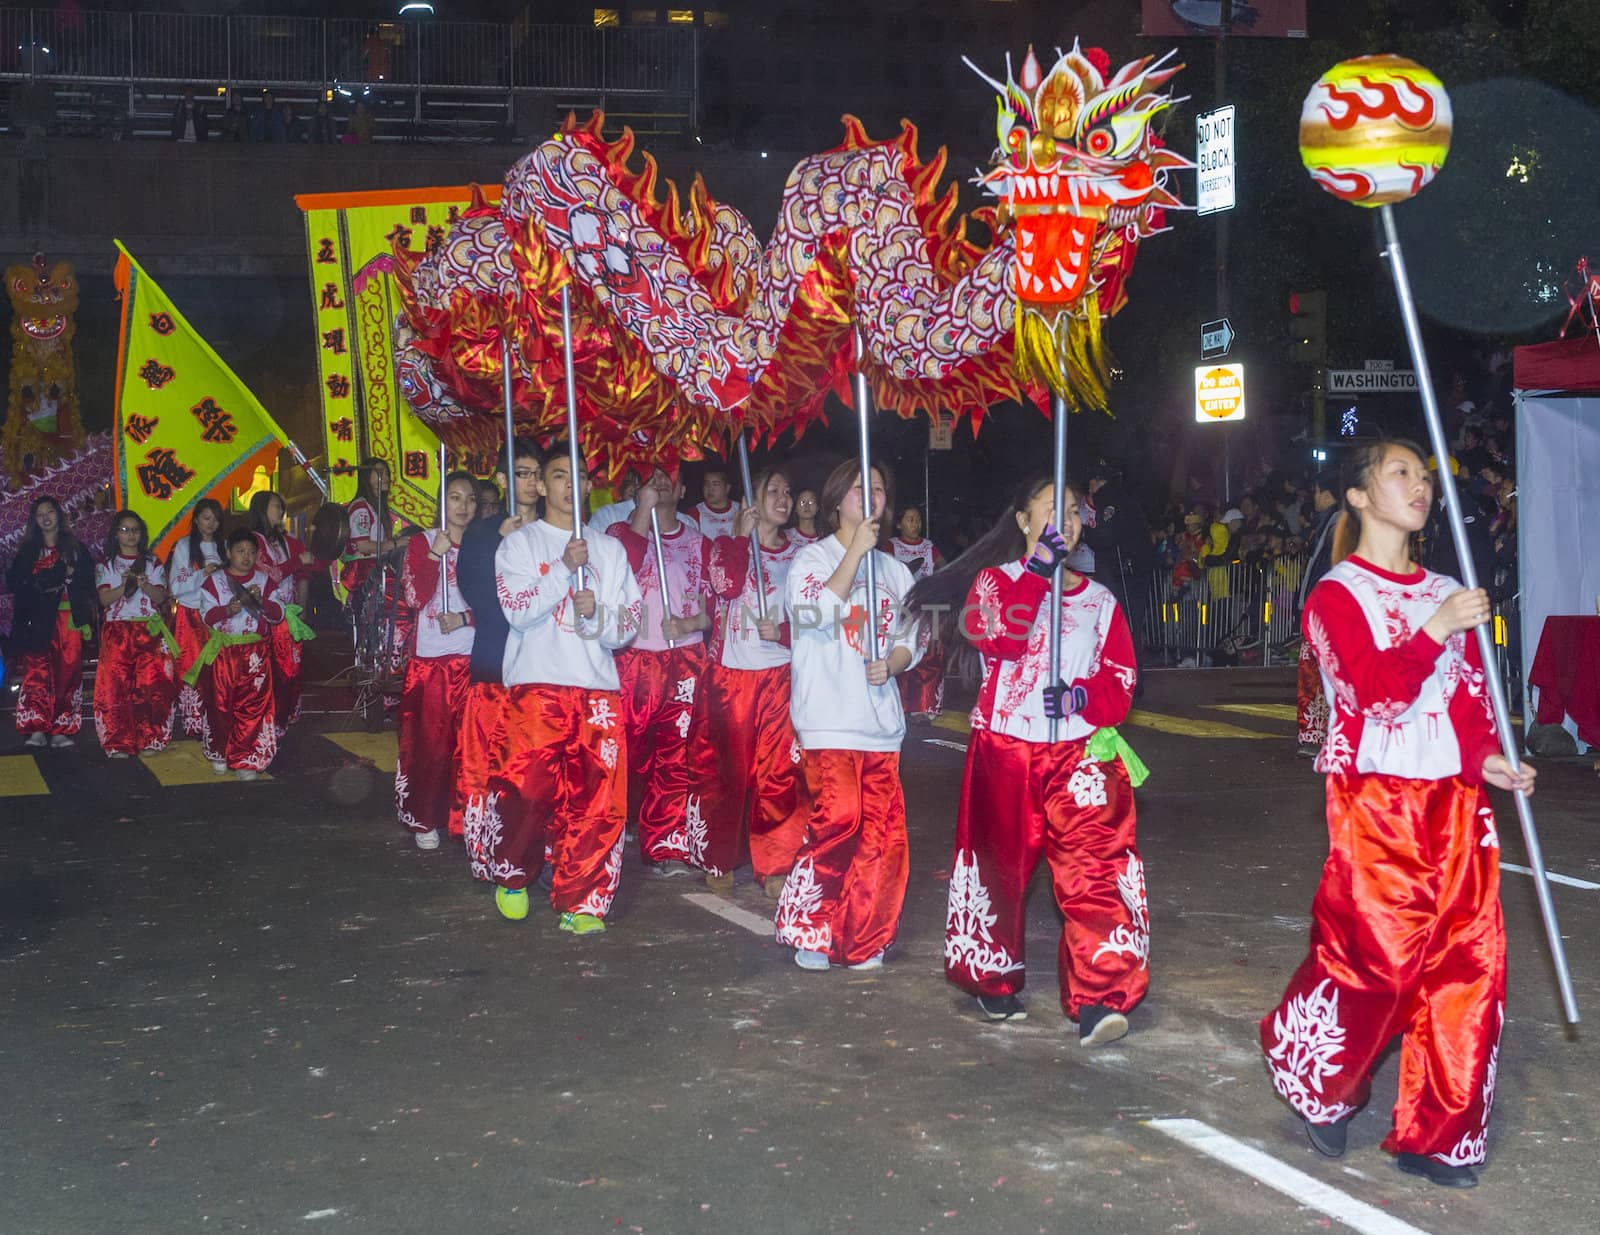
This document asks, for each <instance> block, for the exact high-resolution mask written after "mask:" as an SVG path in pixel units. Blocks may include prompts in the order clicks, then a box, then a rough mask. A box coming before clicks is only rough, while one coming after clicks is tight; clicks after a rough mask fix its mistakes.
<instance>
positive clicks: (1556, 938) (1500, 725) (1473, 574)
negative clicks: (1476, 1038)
mask: <svg viewBox="0 0 1600 1235" xmlns="http://www.w3.org/2000/svg"><path fill="white" fill-rule="evenodd" d="M1380 213H1381V214H1382V215H1383V235H1384V239H1385V240H1386V241H1387V243H1388V248H1386V249H1385V250H1384V256H1385V257H1387V258H1388V259H1389V273H1390V274H1391V275H1392V276H1393V278H1394V289H1395V294H1396V295H1397V296H1398V297H1399V299H1400V316H1401V318H1402V319H1403V320H1404V322H1405V328H1406V342H1407V343H1409V344H1410V346H1411V361H1412V364H1413V365H1414V366H1415V367H1416V371H1417V390H1418V392H1419V393H1420V394H1421V395H1422V410H1423V413H1424V415H1425V416H1426V418H1427V421H1428V442H1429V445H1430V446H1432V448H1433V457H1434V459H1435V461H1436V462H1437V463H1438V467H1439V478H1440V487H1441V488H1442V489H1443V490H1444V506H1445V513H1446V515H1447V516H1448V518H1449V523H1450V538H1451V540H1452V541H1453V542H1454V543H1455V548H1456V560H1457V561H1458V562H1459V563H1460V565H1461V582H1462V583H1464V584H1465V585H1466V586H1467V587H1468V588H1469V589H1470V588H1476V587H1477V586H1478V572H1477V568H1476V567H1475V566H1474V564H1473V561H1472V549H1471V547H1470V546H1469V545H1468V544H1467V528H1466V523H1465V521H1464V520H1463V519H1462V516H1461V501H1460V498H1459V497H1458V496H1457V494H1456V487H1455V482H1454V481H1453V480H1451V479H1449V475H1450V449H1449V446H1448V445H1447V444H1446V442H1445V437H1444V425H1443V423H1442V422H1441V420H1440V419H1439V405H1438V403H1437V401H1436V400H1435V399H1434V394H1433V378H1432V375H1431V374H1430V373H1429V371H1428V356H1427V353H1426V352H1425V351H1424V350H1423V347H1422V326H1421V323H1420V322H1419V321H1418V319H1417V306H1416V303H1415V301H1414V300H1413V299H1412V295H1411V278H1410V276H1409V275H1408V274H1407V273H1406V264H1405V258H1404V256H1403V255H1402V254H1401V252H1400V235H1399V232H1398V231H1397V230H1396V228H1395V222H1394V211H1393V209H1392V208H1391V207H1389V206H1383V207H1381V208H1380ZM1475 633H1476V635H1477V638H1478V654H1479V656H1480V657H1481V658H1482V660H1483V678H1484V684H1485V687H1486V689H1487V690H1488V691H1489V699H1490V702H1491V703H1492V704H1493V706H1494V723H1495V728H1496V730H1498V732H1499V735H1500V752H1501V754H1503V755H1504V756H1505V757H1506V762H1507V763H1509V764H1510V765H1511V770H1512V772H1513V773H1516V772H1518V771H1520V770H1521V767H1522V763H1521V760H1520V758H1519V756H1518V752H1517V740H1516V737H1515V736H1514V731H1513V729H1512V728H1511V709H1510V707H1509V706H1508V705H1507V703H1506V692H1505V684H1504V683H1503V682H1501V680H1500V675H1499V674H1498V673H1496V672H1495V670H1494V665H1495V651H1494V640H1493V638H1492V637H1491V636H1490V633H1489V624H1488V623H1487V622H1485V623H1483V624H1482V625H1480V626H1478V627H1477V628H1476V631H1475ZM1515 797H1516V803H1517V819H1518V821H1519V822H1520V823H1521V824H1522V840H1523V844H1524V846H1525V847H1526V848H1527V851H1528V865H1529V867H1530V868H1531V869H1532V871H1533V886H1534V891H1535V893H1536V894H1537V895H1538V898H1539V913H1540V916H1541V917H1542V918H1543V919H1544V932H1545V937H1546V938H1547V939H1548V940H1549V943H1550V957H1551V960H1553V961H1554V962H1555V970H1556V984H1557V985H1558V986H1559V987H1560V989H1561V1005H1562V1009H1563V1011H1564V1012H1565V1013H1566V1017H1567V1021H1568V1022H1569V1023H1571V1024H1574V1025H1576V1024H1577V1023H1578V1000H1577V996H1576V995H1575V994H1574V993H1573V989H1572V975H1571V974H1570V973H1569V972H1568V971H1567V954H1566V950H1565V949H1564V948H1563V947H1562V944H1561V928H1560V926H1559V925H1558V924H1557V922H1556V907H1555V902H1554V900H1553V899H1552V898H1551V895H1550V880H1549V878H1548V876H1546V874H1545V869H1544V851H1543V850H1542V849H1541V848H1540V845H1539V833H1538V831H1537V830H1536V829H1535V828H1534V825H1533V810H1532V808H1531V807H1530V806H1529V805H1528V795H1527V794H1526V793H1524V792H1523V791H1522V790H1520V789H1518V790H1517V791H1516V794H1515Z"/></svg>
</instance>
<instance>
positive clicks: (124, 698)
mask: <svg viewBox="0 0 1600 1235" xmlns="http://www.w3.org/2000/svg"><path fill="white" fill-rule="evenodd" d="M95 583H96V584H97V585H98V587H99V589H100V604H101V607H102V608H104V609H105V620H104V621H103V622H102V623H101V626H100V663H99V664H98V665H97V666H96V667H95V674H94V728H95V732H96V733H97V734H99V736H100V748H101V749H102V750H103V751H105V752H106V756H107V757H108V758H111V759H127V758H129V757H130V756H132V755H137V754H139V753H140V752H141V751H158V750H164V749H165V748H166V745H167V743H168V742H169V741H171V740H172V722H173V718H174V717H175V716H176V714H177V701H178V674H177V670H176V669H175V668H174V665H173V652H174V651H175V650H176V648H177V640H175V639H174V638H173V637H172V632H171V631H170V630H168V629H167V624H166V621H165V620H164V619H163V618H162V616H161V606H162V605H164V604H166V603H167V572H166V571H164V570H163V569H162V568H161V563H160V562H158V561H156V559H155V558H154V557H152V556H151V554H150V533H149V532H148V531H147V530H146V528H145V524H144V520H143V519H141V518H140V517H139V516H138V515H136V514H134V513H133V511H131V510H119V511H117V513H116V515H115V516H114V517H113V518H112V520H111V533H110V535H109V536H107V537H106V560H105V561H104V562H103V563H101V565H100V568H99V570H98V571H96V573H95Z"/></svg>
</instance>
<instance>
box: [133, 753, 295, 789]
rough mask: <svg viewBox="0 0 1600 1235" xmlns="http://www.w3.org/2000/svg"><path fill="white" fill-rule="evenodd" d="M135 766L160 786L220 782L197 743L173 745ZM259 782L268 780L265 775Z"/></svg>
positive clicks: (146, 756)
mask: <svg viewBox="0 0 1600 1235" xmlns="http://www.w3.org/2000/svg"><path fill="white" fill-rule="evenodd" d="M139 762H140V763H142V764H144V766H145V767H147V768H149V769H150V773H151V775H153V776H154V777H155V778H156V779H157V780H158V781H160V782H161V783H162V785H163V786H166V787H169V788H170V787H171V786H173V785H210V784H215V783H217V782H218V781H221V780H223V779H224V778H223V777H222V776H219V775H217V773H216V772H214V771H212V769H211V761H210V760H209V759H207V758H206V757H205V755H204V753H202V752H201V750H200V743H198V742H174V743H173V744H172V745H171V746H169V747H167V749H166V750H160V751H156V752H154V753H153V754H148V755H140V756H139ZM261 779H262V780H271V779H272V777H271V776H270V775H268V774H267V773H266V772H263V773H262V774H261Z"/></svg>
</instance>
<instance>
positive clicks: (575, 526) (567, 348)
mask: <svg viewBox="0 0 1600 1235" xmlns="http://www.w3.org/2000/svg"><path fill="white" fill-rule="evenodd" d="M561 357H562V360H563V361H564V362H565V365H566V376H567V460H568V463H569V465H570V466H571V468H572V536H573V539H574V540H582V539H583V524H584V519H583V484H582V481H583V459H582V457H581V456H580V455H579V453H578V373H577V368H576V366H575V365H574V364H573V361H572V286H571V284H568V285H567V286H565V287H563V288H562V289H561ZM588 577H589V572H588V571H587V570H586V569H585V568H584V567H582V566H580V567H578V591H580V592H581V591H583V590H584V588H585V587H587V586H588V583H587V579H588Z"/></svg>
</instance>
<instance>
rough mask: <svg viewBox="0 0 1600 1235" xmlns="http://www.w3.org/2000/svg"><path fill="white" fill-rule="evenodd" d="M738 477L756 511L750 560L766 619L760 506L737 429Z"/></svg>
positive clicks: (746, 449) (747, 451) (746, 501)
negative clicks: (752, 485)
mask: <svg viewBox="0 0 1600 1235" xmlns="http://www.w3.org/2000/svg"><path fill="white" fill-rule="evenodd" d="M739 479H740V481H741V482H742V483H743V484H744V504H745V505H746V506H747V507H748V508H749V509H751V510H754V511H755V512H756V526H755V527H753V528H751V529H750V561H751V563H752V564H753V565H754V566H755V571H756V611H757V612H758V613H759V614H760V615H761V620H762V621H763V622H765V621H766V620H767V572H766V570H765V569H764V568H763V567H762V565H761V507H760V502H759V501H758V500H757V497H756V494H755V493H754V492H753V491H752V488H751V483H750V448H749V447H748V446H746V445H745V441H744V431H743V430H742V429H741V430H740V431H739Z"/></svg>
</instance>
